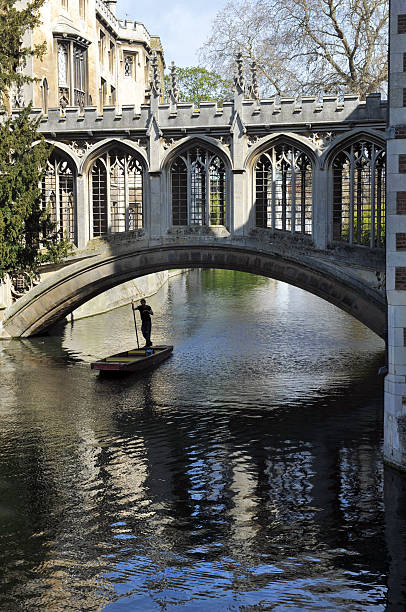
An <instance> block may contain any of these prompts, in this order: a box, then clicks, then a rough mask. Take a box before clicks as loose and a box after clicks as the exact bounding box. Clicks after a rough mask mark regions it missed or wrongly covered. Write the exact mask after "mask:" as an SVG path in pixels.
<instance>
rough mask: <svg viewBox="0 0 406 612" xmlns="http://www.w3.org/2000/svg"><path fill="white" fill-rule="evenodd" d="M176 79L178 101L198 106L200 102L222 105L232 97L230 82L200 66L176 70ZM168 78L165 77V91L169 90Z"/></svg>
mask: <svg viewBox="0 0 406 612" xmlns="http://www.w3.org/2000/svg"><path fill="white" fill-rule="evenodd" d="M176 72H177V77H178V88H179V100H180V101H181V102H193V103H194V104H195V106H199V105H200V102H202V101H211V102H218V103H219V104H222V103H223V102H224V101H225V100H227V99H229V98H231V97H232V95H233V90H232V82H231V81H230V80H229V79H227V78H223V77H221V76H220V75H219V74H217V73H216V72H210V71H209V70H207V69H206V68H203V67H201V66H189V67H187V68H176ZM170 86H171V83H170V76H168V75H166V76H165V89H166V91H168V90H169V89H170Z"/></svg>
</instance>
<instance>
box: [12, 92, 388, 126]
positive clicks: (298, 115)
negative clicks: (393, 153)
mask: <svg viewBox="0 0 406 612" xmlns="http://www.w3.org/2000/svg"><path fill="white" fill-rule="evenodd" d="M14 112H15V113H18V112H19V111H18V110H17V111H14ZM387 112H388V106H387V102H386V101H383V100H381V96H380V94H373V95H370V96H368V97H367V99H366V101H360V100H359V98H358V97H356V96H344V99H343V100H342V101H341V100H339V99H338V98H337V97H332V96H328V97H324V98H323V99H322V100H321V101H318V100H317V99H316V98H303V99H302V100H299V101H297V100H295V99H293V98H292V99H281V100H279V101H277V100H276V99H271V100H258V101H255V100H244V101H243V104H242V112H241V121H242V123H243V125H244V126H245V128H246V129H247V130H250V131H255V130H256V129H259V130H260V131H262V132H264V131H265V132H266V131H269V129H274V128H280V129H281V130H283V129H286V127H287V126H290V127H294V126H305V127H307V128H309V129H311V127H312V126H321V127H325V129H328V127H329V126H332V125H339V124H342V125H343V126H346V127H347V129H348V127H355V126H358V125H363V126H366V125H370V126H373V127H375V126H376V125H377V124H379V125H380V126H382V127H383V126H385V125H386V121H387ZM32 114H33V117H35V118H40V119H41V124H40V128H39V129H40V132H42V133H45V134H53V133H54V134H58V135H60V133H61V132H64V133H66V134H69V133H77V132H91V133H92V134H93V133H100V132H103V133H108V132H109V131H114V132H122V133H123V134H125V133H126V131H127V132H137V131H139V132H144V133H146V131H147V130H148V129H149V126H150V121H151V107H150V105H149V104H143V105H142V106H141V108H140V110H137V108H136V107H135V106H131V105H126V106H123V107H121V108H118V107H116V106H105V107H104V108H103V112H102V113H101V112H99V111H98V109H97V108H96V107H85V108H84V109H83V110H80V109H79V108H78V107H69V108H66V109H65V110H64V111H63V112H61V109H59V108H50V109H48V115H47V116H44V115H43V114H42V111H41V109H33V111H32ZM235 114H236V109H235V105H234V103H233V102H229V103H224V105H223V106H222V107H219V106H218V105H217V104H216V103H215V102H202V103H201V104H200V107H198V108H196V107H195V106H194V105H193V104H191V103H178V104H175V105H169V104H159V105H158V112H157V114H155V115H154V117H155V120H156V121H157V122H158V124H159V127H160V129H161V130H164V131H165V132H166V133H170V132H171V131H177V132H181V133H182V132H183V133H185V134H186V133H187V132H190V131H193V130H199V131H203V132H204V131H206V133H207V135H210V132H211V131H214V132H215V131H216V130H225V131H230V130H231V129H232V127H233V122H234V119H235ZM2 116H3V117H5V116H6V115H5V113H4V112H3V113H0V119H1V117H2Z"/></svg>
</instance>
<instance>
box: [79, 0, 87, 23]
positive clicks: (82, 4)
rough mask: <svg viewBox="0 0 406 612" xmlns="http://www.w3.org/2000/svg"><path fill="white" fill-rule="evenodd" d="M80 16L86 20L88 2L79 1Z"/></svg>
mask: <svg viewBox="0 0 406 612" xmlns="http://www.w3.org/2000/svg"><path fill="white" fill-rule="evenodd" d="M79 15H80V18H81V19H86V0H79Z"/></svg>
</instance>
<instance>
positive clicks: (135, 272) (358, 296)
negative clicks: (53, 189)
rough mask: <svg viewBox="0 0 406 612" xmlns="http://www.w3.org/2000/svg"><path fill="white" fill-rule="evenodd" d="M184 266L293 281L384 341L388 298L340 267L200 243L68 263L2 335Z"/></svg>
mask: <svg viewBox="0 0 406 612" xmlns="http://www.w3.org/2000/svg"><path fill="white" fill-rule="evenodd" d="M310 260H311V261H310ZM182 268H223V269H229V270H238V271H241V272H249V273H252V274H258V275H261V276H265V277H269V278H273V279H276V280H280V281H283V282H286V283H289V284H291V285H293V286H296V287H299V288H300V289H304V290H306V291H309V292H310V293H313V294H314V295H317V296H318V297H320V298H322V299H324V300H326V301H328V302H330V303H331V304H334V305H335V306H337V307H338V308H340V309H341V310H344V311H345V312H347V313H349V314H350V315H352V316H353V317H355V318H356V319H358V320H359V321H360V322H361V323H363V324H364V325H366V326H367V327H369V328H370V329H371V330H372V331H374V332H375V333H376V334H378V335H379V336H381V337H382V338H383V337H384V336H385V326H386V302H385V298H384V297H383V296H382V295H381V294H379V293H378V291H376V290H374V289H372V288H371V287H369V286H367V285H366V284H363V283H362V282H360V281H359V280H358V279H356V278H353V277H351V276H350V275H348V274H347V273H344V272H343V271H342V270H340V269H338V267H335V266H334V265H329V264H326V263H325V262H321V261H317V260H316V259H315V258H310V257H306V256H297V257H292V256H289V257H285V256H281V255H279V254H275V253H266V252H264V251H261V252H258V250H257V249H255V250H254V249H253V248H246V247H245V248H244V247H238V246H231V245H230V246H225V245H223V246H221V245H208V244H207V243H206V244H203V243H199V244H183V245H180V246H179V245H177V246H175V245H168V246H157V247H155V248H151V247H149V248H144V249H140V247H138V248H137V249H136V248H135V247H131V248H127V249H124V248H122V249H121V250H120V251H119V252H116V253H113V254H111V253H110V254H109V255H103V254H102V255H97V256H95V257H92V258H89V259H88V260H85V261H81V262H79V263H74V264H71V265H68V266H66V267H65V268H63V269H62V270H60V271H58V272H56V273H55V274H54V275H53V276H52V277H50V278H49V279H47V280H46V281H43V282H42V283H40V285H38V286H37V287H35V288H34V289H32V290H31V291H29V292H28V293H27V294H26V295H24V296H23V297H22V298H20V299H19V300H18V301H17V302H16V303H15V304H13V306H11V307H10V308H9V309H8V310H7V311H6V312H5V316H4V318H3V322H2V331H1V334H0V337H28V336H31V335H38V334H41V333H44V332H46V330H47V329H48V328H49V327H50V326H51V325H53V324H54V323H56V322H57V321H59V320H61V319H63V318H64V317H66V315H68V314H69V313H70V312H72V311H73V310H75V309H76V308H78V307H79V306H81V305H82V304H84V303H85V302H87V301H88V300H90V299H91V298H93V297H95V296H97V295H99V294H100V293H103V292H104V291H106V290H108V289H111V288H112V287H115V286H117V285H120V284H121V283H124V282H126V281H129V280H132V279H134V278H137V277H139V276H144V275H146V274H151V273H154V272H160V271H162V270H168V269H182Z"/></svg>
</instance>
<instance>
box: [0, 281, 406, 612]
mask: <svg viewBox="0 0 406 612" xmlns="http://www.w3.org/2000/svg"><path fill="white" fill-rule="evenodd" d="M148 302H149V303H150V304H151V306H152V308H153V309H154V310H155V314H154V317H153V337H152V339H153V341H154V342H156V343H158V342H165V343H171V344H172V343H173V344H174V346H175V349H174V354H173V356H172V357H171V358H170V359H169V360H168V361H167V362H165V363H164V364H162V365H161V366H160V367H159V368H158V369H156V370H155V371H153V372H151V373H149V374H147V375H145V376H144V377H143V378H140V377H137V376H129V377H127V378H125V379H120V380H115V379H111V378H109V379H104V378H100V377H99V376H98V374H97V373H95V372H94V371H91V370H90V367H89V364H90V362H91V361H92V360H94V359H95V358H97V357H101V356H105V355H109V354H113V353H115V352H118V351H120V350H121V349H125V348H130V347H132V346H134V345H135V334H134V327H133V321H132V313H131V308H130V307H128V306H126V307H123V308H120V309H117V310H114V311H112V312H110V313H107V314H104V315H99V316H97V317H93V318H89V319H83V320H80V321H76V322H73V324H68V325H65V326H62V325H60V326H57V327H56V328H55V329H54V330H53V331H52V332H51V334H50V335H49V336H47V337H44V338H34V339H29V340H19V341H9V342H3V343H1V344H0V368H1V369H0V373H1V379H0V397H1V408H0V416H1V425H0V436H1V439H0V564H1V565H0V567H1V577H0V610H2V611H3V610H4V611H7V612H13V611H14V610H16V611H17V610H29V611H30V612H31V611H36V610H41V611H42V610H44V611H59V610H68V611H76V610H78V611H83V610H86V611H93V610H95V611H96V610H108V611H110V612H119V611H120V612H122V611H125V612H127V611H133V610H140V611H141V612H149V611H155V610H156V611H163V610H165V611H170V610H179V609H182V610H188V611H189V610H190V611H193V612H195V611H196V612H197V611H199V612H200V611H206V610H210V611H216V612H217V611H221V610H233V611H244V612H248V611H249V612H251V611H259V610H277V611H278V612H279V611H284V610H309V611H314V610H332V611H344V610H345V611H351V612H353V611H356V610H386V609H387V610H404V609H405V608H406V595H405V593H406V578H405V576H406V477H404V476H402V475H400V474H398V473H397V472H395V471H393V470H390V469H388V468H384V467H383V463H382V420H383V379H382V378H381V377H379V376H378V375H377V372H378V368H379V367H380V366H381V365H383V363H384V360H385V355H384V345H383V342H382V341H381V340H380V339H379V338H378V337H377V336H375V335H374V334H373V333H372V332H370V331H369V330H367V329H366V328H365V327H363V326H362V325H361V324H360V323H358V322H357V321H355V320H354V319H352V318H351V317H350V316H348V315H346V314H345V313H343V312H341V311H339V310H338V309H336V308H335V307H333V306H332V305H330V304H327V303H326V302H323V301H322V300H320V299H318V298H316V297H315V296H312V295H310V294H308V293H306V292H304V291H301V290H299V289H296V288H294V287H290V286H288V285H286V284H284V283H280V282H277V281H274V280H271V279H265V278H261V277H257V276H251V275H248V274H242V273H237V272H230V271H220V270H206V271H200V270H197V271H192V272H189V273H187V274H185V275H182V276H178V277H175V278H173V279H172V280H171V281H170V283H169V285H168V286H166V287H164V288H163V289H162V290H161V291H160V293H159V294H158V295H157V296H153V297H152V298H151V299H150V300H148Z"/></svg>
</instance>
